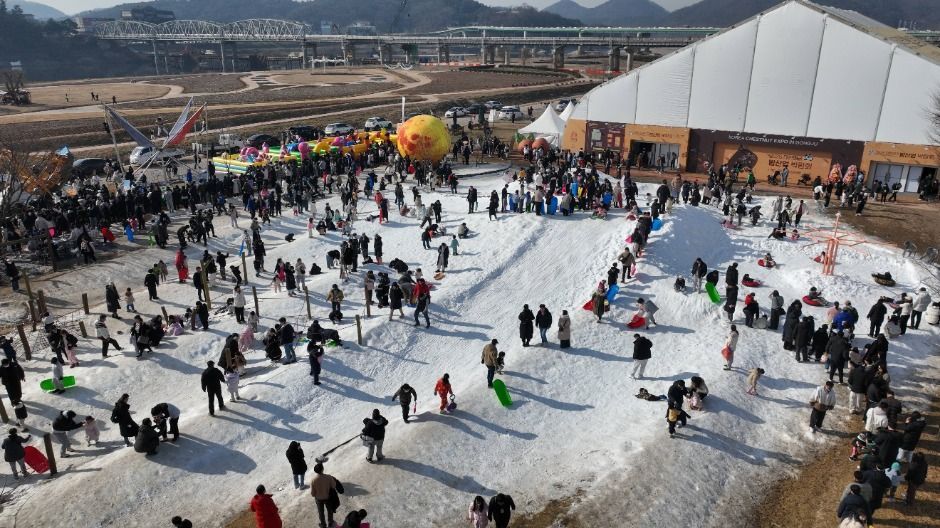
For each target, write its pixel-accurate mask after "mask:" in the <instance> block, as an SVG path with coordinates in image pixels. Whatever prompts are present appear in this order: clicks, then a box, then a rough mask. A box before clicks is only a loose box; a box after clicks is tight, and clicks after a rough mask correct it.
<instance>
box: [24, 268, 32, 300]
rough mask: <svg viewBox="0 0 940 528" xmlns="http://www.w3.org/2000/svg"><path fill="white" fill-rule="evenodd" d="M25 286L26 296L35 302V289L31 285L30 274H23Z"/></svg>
mask: <svg viewBox="0 0 940 528" xmlns="http://www.w3.org/2000/svg"><path fill="white" fill-rule="evenodd" d="M23 284H25V285H26V295H27V296H28V297H29V300H31V301H32V300H33V287H32V285H31V284H30V283H29V273H23Z"/></svg>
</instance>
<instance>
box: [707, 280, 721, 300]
mask: <svg viewBox="0 0 940 528" xmlns="http://www.w3.org/2000/svg"><path fill="white" fill-rule="evenodd" d="M705 291H706V292H708V298H709V299H711V300H712V302H713V303H715V304H718V303H720V302H721V296H720V295H718V290H717V289H716V288H715V285H714V284H712V283H710V282H706V283H705Z"/></svg>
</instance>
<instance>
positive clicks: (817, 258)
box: [813, 255, 822, 262]
mask: <svg viewBox="0 0 940 528" xmlns="http://www.w3.org/2000/svg"><path fill="white" fill-rule="evenodd" d="M813 262H822V256H820V255H817V256H816V257H815V258H814V259H813Z"/></svg>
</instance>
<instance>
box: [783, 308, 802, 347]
mask: <svg viewBox="0 0 940 528" xmlns="http://www.w3.org/2000/svg"><path fill="white" fill-rule="evenodd" d="M802 314H803V303H801V302H800V301H793V302H792V303H790V307H789V308H787V318H786V321H784V323H783V349H784V350H795V349H796V345H794V344H793V341H794V340H795V339H796V326H797V324H799V322H800V316H801V315H802Z"/></svg>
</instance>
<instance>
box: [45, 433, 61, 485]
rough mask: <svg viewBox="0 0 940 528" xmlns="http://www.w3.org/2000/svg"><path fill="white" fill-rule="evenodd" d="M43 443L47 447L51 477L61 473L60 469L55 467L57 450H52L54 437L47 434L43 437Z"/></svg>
mask: <svg viewBox="0 0 940 528" xmlns="http://www.w3.org/2000/svg"><path fill="white" fill-rule="evenodd" d="M42 441H43V443H44V444H45V445H46V459H47V460H48V461H49V476H50V477H51V476H53V475H55V474H57V473H58V472H59V468H57V467H56V465H55V450H53V449H52V435H50V434H49V433H46V434H44V435H42Z"/></svg>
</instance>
